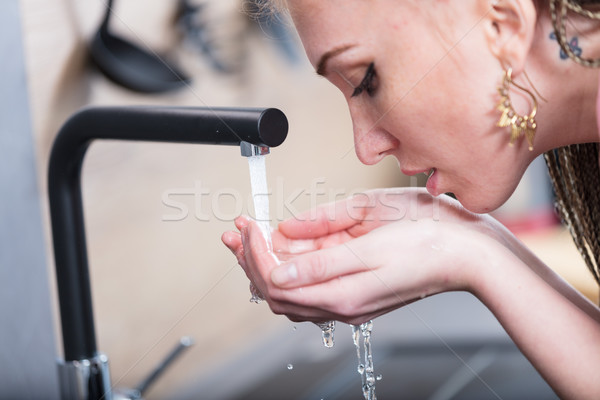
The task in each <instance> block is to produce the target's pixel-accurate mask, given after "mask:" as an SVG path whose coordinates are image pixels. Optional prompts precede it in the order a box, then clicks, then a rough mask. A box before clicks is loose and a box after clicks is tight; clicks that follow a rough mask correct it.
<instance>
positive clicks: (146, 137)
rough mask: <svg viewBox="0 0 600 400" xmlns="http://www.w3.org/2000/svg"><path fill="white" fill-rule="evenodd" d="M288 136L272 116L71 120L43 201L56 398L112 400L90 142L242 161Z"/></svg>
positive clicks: (95, 115) (88, 112)
mask: <svg viewBox="0 0 600 400" xmlns="http://www.w3.org/2000/svg"><path fill="white" fill-rule="evenodd" d="M287 131H288V122H287V118H286V117H285V115H284V114H283V112H281V111H280V110H278V109H275V108H265V109H255V108H248V109H241V108H193V107H189V108H186V107H98V108H86V109H83V110H81V111H79V112H78V113H76V114H75V115H73V116H72V117H71V118H70V119H69V120H68V121H67V122H66V123H65V124H64V125H63V127H62V128H61V130H60V131H59V133H58V135H57V137H56V139H55V141H54V144H53V147H52V152H51V155H50V162H49V169H48V195H49V200H50V217H51V223H52V237H53V243H54V258H55V268H56V279H57V284H58V297H59V305H60V317H61V327H62V339H63V340H62V341H63V350H64V362H61V365H60V369H59V371H60V380H61V390H62V397H63V398H76V399H86V400H87V399H103V400H110V399H111V398H113V395H112V393H111V386H110V378H109V375H108V363H107V358H106V356H104V355H103V354H101V353H99V352H98V351H97V349H96V336H95V330H94V316H93V309H92V297H91V289H90V278H89V270H88V261H87V250H86V242H85V228H84V219H83V205H82V199H81V166H82V163H83V159H84V157H85V153H86V150H87V148H88V147H89V145H90V143H91V142H92V141H93V140H95V139H111V140H115V139H116V140H136V141H152V142H174V143H195V144H217V145H238V146H241V148H242V155H245V156H252V155H256V154H265V153H268V148H270V147H276V146H279V145H280V144H281V143H283V141H284V140H285V138H286V136H287Z"/></svg>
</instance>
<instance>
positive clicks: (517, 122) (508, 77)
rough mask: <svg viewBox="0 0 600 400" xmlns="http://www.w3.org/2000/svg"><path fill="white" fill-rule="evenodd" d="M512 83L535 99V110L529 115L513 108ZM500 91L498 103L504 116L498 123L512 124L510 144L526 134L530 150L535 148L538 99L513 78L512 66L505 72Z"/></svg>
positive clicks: (502, 124) (499, 124)
mask: <svg viewBox="0 0 600 400" xmlns="http://www.w3.org/2000/svg"><path fill="white" fill-rule="evenodd" d="M511 84H512V85H514V86H515V87H516V88H518V89H520V90H522V91H523V92H525V93H527V94H528V95H529V96H530V97H531V100H532V101H533V110H532V111H531V113H530V114H529V115H519V114H517V112H516V111H515V109H514V108H513V105H512V102H511V101H510V94H509V89H510V85H511ZM498 93H500V97H501V99H500V103H499V104H498V110H500V111H501V112H502V116H500V120H499V121H498V124H497V125H498V126H499V127H507V126H510V143H509V144H510V145H511V146H512V145H513V144H514V143H515V141H516V140H517V139H518V138H519V137H520V136H521V135H523V134H524V135H525V137H526V138H527V142H528V143H529V151H531V150H533V138H534V137H535V131H536V130H537V123H536V121H535V115H536V114H537V107H538V103H537V99H536V98H535V96H534V95H533V93H531V92H530V91H529V90H527V89H525V88H524V87H522V86H520V85H518V84H517V83H515V82H514V81H513V80H512V68H509V69H508V70H506V71H505V72H504V79H503V80H502V86H499V87H498Z"/></svg>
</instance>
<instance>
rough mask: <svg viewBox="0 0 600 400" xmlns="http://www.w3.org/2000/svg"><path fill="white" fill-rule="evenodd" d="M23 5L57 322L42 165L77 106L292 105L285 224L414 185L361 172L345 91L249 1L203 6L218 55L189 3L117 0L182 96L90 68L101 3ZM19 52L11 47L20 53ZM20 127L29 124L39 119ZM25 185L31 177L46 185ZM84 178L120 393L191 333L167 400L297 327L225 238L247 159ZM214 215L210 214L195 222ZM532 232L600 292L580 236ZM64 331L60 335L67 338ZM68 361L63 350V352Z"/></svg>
mask: <svg viewBox="0 0 600 400" xmlns="http://www.w3.org/2000/svg"><path fill="white" fill-rule="evenodd" d="M13 3H14V2H13ZM19 3H20V10H21V14H20V15H21V19H20V22H21V24H22V32H23V40H24V55H25V65H26V72H27V74H26V85H25V84H21V86H20V90H22V91H23V90H25V86H26V87H27V90H28V99H29V109H30V110H31V111H30V116H31V121H30V125H31V127H32V137H33V142H32V151H33V154H34V155H35V165H37V182H38V183H39V192H40V193H41V195H42V197H41V198H39V199H38V200H39V202H40V203H41V204H42V206H41V207H42V212H41V214H42V218H43V221H44V224H43V233H44V237H45V247H43V246H41V245H39V246H38V249H39V251H38V252H37V254H41V253H40V252H41V251H42V250H41V249H42V248H45V252H46V254H45V260H44V261H43V262H44V263H45V264H46V267H45V268H46V272H47V275H48V276H49V281H48V286H46V288H49V290H50V296H49V298H50V305H51V307H52V308H53V310H54V313H53V318H54V320H55V325H54V326H58V323H57V321H58V313H57V307H56V301H55V299H56V293H55V288H54V276H53V261H52V253H51V242H50V234H49V221H48V216H47V209H46V207H47V204H46V198H45V192H46V182H45V169H46V165H47V160H48V155H49V150H50V146H51V143H52V140H53V138H54V135H55V134H56V132H57V131H58V129H59V128H60V126H61V125H62V124H63V123H64V121H65V120H66V118H68V116H69V115H71V114H72V113H73V112H75V111H76V110H77V109H79V108H80V107H83V106H87V105H108V104H110V105H130V104H157V105H173V106H177V105H181V106H257V107H259V106H260V107H265V106H267V107H278V108H280V109H281V110H283V111H284V112H285V113H286V115H287V117H288V119H289V122H290V132H289V135H288V139H287V140H286V142H285V143H284V144H283V145H282V146H280V147H279V148H275V149H273V150H272V154H271V155H269V156H268V157H267V175H268V181H269V185H270V187H271V190H272V192H273V193H272V197H271V214H272V218H274V222H273V224H275V223H276V222H277V220H281V219H283V218H287V217H290V216H292V215H293V214H295V213H296V212H299V211H302V210H305V209H306V208H308V207H310V206H311V205H312V204H315V203H325V202H328V201H330V200H333V199H339V198H341V197H344V196H346V195H349V194H351V193H353V192H355V191H360V190H364V189H369V188H376V187H387V186H406V185H410V184H416V182H412V183H411V182H410V181H409V179H408V178H407V177H404V176H402V174H401V173H400V172H399V171H398V169H397V165H396V163H395V161H394V160H391V159H386V160H384V161H383V162H382V163H380V164H378V165H377V166H373V167H365V166H363V165H361V164H360V163H359V162H358V160H357V159H356V156H355V155H354V150H353V140H352V128H351V122H350V120H349V116H348V112H347V110H346V106H345V103H344V100H343V98H342V96H341V94H339V93H337V90H336V89H335V88H334V87H333V86H332V85H330V84H328V83H327V82H325V81H324V80H323V79H321V78H318V77H316V76H315V74H314V72H313V71H312V68H311V67H310V66H309V65H308V63H307V61H306V60H305V59H304V56H303V55H302V54H301V50H300V48H299V45H298V42H297V38H296V37H295V36H294V35H293V33H291V30H285V29H284V30H283V31H281V30H280V31H275V32H273V31H270V30H269V29H266V28H265V27H264V26H262V27H261V26H260V25H259V24H257V23H256V22H255V21H253V20H251V19H249V18H248V17H247V16H245V15H244V14H243V13H240V12H239V10H240V4H239V3H238V2H237V1H233V0H218V1H202V0H195V1H192V2H191V4H193V5H204V7H205V8H204V10H205V11H204V13H203V14H202V16H200V17H198V18H199V19H198V21H197V22H196V23H197V27H199V29H200V30H201V31H202V35H204V36H202V37H203V38H204V39H203V40H204V41H205V42H207V43H209V44H210V46H211V50H210V51H208V52H207V51H206V49H205V48H204V50H202V45H199V44H198V43H199V42H198V41H194V40H191V39H193V35H189V32H188V36H187V37H185V36H182V30H181V25H180V24H179V25H178V24H177V23H176V21H177V8H178V4H179V3H178V2H177V1H174V0H173V1H158V0H153V1H149V0H127V1H118V2H116V3H115V10H114V12H115V18H113V21H112V25H111V29H114V30H115V32H118V33H119V34H121V35H122V36H123V37H126V38H128V39H130V40H132V41H135V42H136V43H140V44H141V45H142V46H146V47H147V48H151V49H153V50H154V51H156V52H158V53H160V54H162V55H164V56H165V57H169V59H172V60H175V61H176V62H177V63H178V65H179V66H181V67H182V68H183V69H184V70H185V71H186V72H187V73H188V74H189V76H190V77H191V78H192V81H191V83H190V84H189V85H187V86H185V87H184V88H183V89H182V90H179V91H175V92H172V93H166V94H153V95H142V94H139V93H135V92H132V91H130V90H127V89H125V88H123V87H120V86H119V85H116V84H114V83H113V82H111V81H109V80H108V79H106V77H105V76H103V75H102V74H101V73H100V72H99V71H98V70H97V68H95V67H94V66H93V64H92V63H90V61H89V58H88V51H87V49H88V47H87V46H88V43H89V40H90V38H91V37H92V35H93V34H94V32H95V30H96V29H97V27H98V25H99V23H100V20H101V17H102V15H103V12H104V5H105V4H104V2H103V1H101V0H44V1H42V0H21V1H20V2H19ZM284 27H285V25H284ZM282 32H284V33H282ZM282 35H283V36H282ZM286 35H291V36H290V37H288V36H286ZM190 37H191V39H190ZM284 44H285V45H287V47H284V48H282V45H284ZM7 51H8V50H7ZM15 51H16V50H15V48H11V49H10V54H13V52H15ZM215 60H216V61H218V62H220V63H222V64H224V65H226V66H228V67H229V68H221V67H222V65H221V66H220V67H219V66H218V65H216V64H218V62H217V63H216V62H215ZM2 95H3V101H4V102H9V101H12V100H10V99H9V98H7V92H4V91H3V94H2ZM25 111H27V110H25ZM23 115H25V114H23ZM26 122H27V121H26ZM22 126H23V127H24V128H25V129H26V128H27V124H26V123H24V125H22ZM29 168H30V169H31V168H32V163H30V167H29ZM23 179H25V177H24V178H23ZM27 179H29V181H30V182H33V180H32V179H34V177H33V176H29V177H27ZM83 182H84V205H85V213H86V214H85V217H86V229H87V240H88V254H89V264H90V270H91V275H92V293H93V301H94V309H95V318H96V330H97V338H98V348H99V349H100V350H101V351H103V352H105V353H107V354H108V355H109V358H110V362H111V374H112V379H113V383H114V384H115V385H117V386H132V385H135V384H136V383H137V382H139V380H140V379H141V378H142V377H144V376H145V374H146V373H147V372H148V371H149V370H150V369H151V368H152V367H153V366H154V365H155V364H156V363H157V362H158V361H159V360H160V359H161V357H162V356H163V355H164V354H165V353H166V352H168V350H169V349H170V348H171V347H172V346H173V345H174V343H175V342H177V341H178V339H179V338H180V337H181V336H184V335H190V336H192V337H194V339H195V340H196V342H197V345H195V346H194V347H193V348H192V350H190V351H189V353H187V354H186V355H185V356H184V357H183V358H182V359H181V360H180V361H179V362H178V363H177V365H176V366H175V367H173V368H172V369H171V370H170V371H168V372H167V374H166V376H165V377H164V378H161V380H160V382H158V383H157V385H156V386H155V387H154V388H153V389H152V391H151V392H149V394H148V397H149V398H167V397H168V393H170V392H171V391H172V390H173V388H176V387H182V386H185V385H189V383H190V382H194V381H195V380H200V379H202V377H204V376H207V374H209V373H210V372H211V371H213V370H214V366H215V365H217V364H218V363H222V362H223V361H225V360H228V359H231V358H234V357H235V356H236V354H240V353H242V352H244V351H245V350H247V349H248V348H251V347H252V346H253V345H254V344H256V343H259V342H260V341H261V340H263V339H264V338H267V337H269V335H270V334H271V333H272V332H276V331H278V330H281V329H288V328H289V326H290V323H289V322H288V321H287V320H286V319H285V318H284V317H277V316H274V315H273V314H271V313H270V311H269V310H268V307H267V306H266V305H264V304H263V305H255V304H251V303H250V302H249V301H248V299H249V292H248V282H247V279H246V277H245V276H244V274H243V271H242V270H241V269H240V268H239V267H238V266H237V265H236V261H235V258H234V257H233V256H232V255H231V254H230V253H229V251H228V250H227V249H226V248H225V247H224V246H223V245H222V244H221V241H220V235H221V233H222V232H224V231H225V230H229V229H233V223H232V219H233V218H234V217H235V216H236V215H237V214H238V213H239V209H240V206H241V207H242V212H243V213H252V210H251V202H250V201H249V194H250V187H249V176H248V167H247V161H246V159H244V158H242V157H240V154H239V149H237V148H233V147H218V146H193V145H172V144H148V143H125V142H118V143H117V142H103V143H100V142H97V143H94V144H93V145H92V147H91V149H90V150H89V151H88V155H87V156H86V161H85V164H84V171H83ZM196 188H201V190H205V191H206V193H207V194H206V195H203V196H202V202H201V203H200V204H199V203H198V202H197V201H196V200H197V199H198V198H197V197H194V195H193V194H191V193H194V192H195V191H196V190H197V189H196ZM166 193H181V195H172V196H171V197H170V199H171V200H174V201H177V202H178V203H179V204H183V205H185V207H186V208H187V210H188V214H187V216H186V217H185V218H174V215H179V214H178V213H179V211H178V210H177V209H174V208H173V207H169V205H168V204H166V203H165V201H164V199H165V197H164V196H165V194H166ZM186 193H188V194H186ZM34 201H36V200H35V199H34ZM203 215H209V216H210V218H203V217H201V218H198V216H203ZM172 219H178V220H177V221H173V220H172ZM544 235H545V236H544ZM524 238H525V240H528V241H529V243H531V245H532V246H533V247H534V249H540V253H541V257H542V258H543V259H544V260H545V261H547V262H548V263H550V264H553V265H556V266H557V268H559V269H560V268H561V266H568V267H572V265H573V264H576V268H575V270H576V271H579V272H578V273H577V274H576V277H575V278H571V279H573V280H572V282H576V284H577V285H578V287H580V288H582V290H584V291H585V292H586V293H588V294H589V295H590V296H596V294H597V293H596V292H595V291H594V290H593V289H590V288H593V286H590V285H589V280H586V279H587V278H586V275H585V267H584V266H583V264H582V263H581V262H580V260H579V257H578V255H577V253H576V250H575V249H574V248H573V247H572V245H571V243H570V238H568V233H566V232H564V230H561V229H558V230H551V231H549V230H545V231H544V233H543V234H542V235H541V236H540V235H539V234H536V235H531V236H530V237H528V236H527V235H524ZM11 240H12V241H16V240H18V239H14V238H13V239H11ZM557 243H559V245H557ZM536 246H537V247H536ZM557 249H558V250H557ZM544 257H545V258H544ZM577 263H581V265H579V264H577ZM38 265H40V266H42V264H41V260H40V263H38ZM580 267H581V268H580ZM2 268H3V269H4V268H9V266H6V265H2ZM10 268H12V267H10ZM571 270H572V268H571ZM40 282H42V281H41V280H38V284H39V283H40ZM586 285H587V286H586ZM40 293H41V295H40V296H41V298H45V296H46V295H45V294H44V293H43V291H42V292H40ZM23 312H31V310H28V311H25V310H23ZM45 315H47V314H45ZM315 332H316V333H315V334H316V335H318V332H317V331H315ZM54 334H55V335H56V337H60V336H59V335H60V332H59V330H58V329H57V328H55V331H54ZM51 337H52V332H49V336H48V338H51ZM2 339H3V338H2ZM48 340H50V339H48ZM52 340H54V339H53V338H52ZM52 340H51V341H52ZM56 342H57V343H58V342H59V341H58V340H56ZM56 353H57V354H58V355H59V356H60V354H61V350H60V346H59V345H58V344H57V350H56ZM0 354H1V352H0ZM52 373H54V371H53V372H52Z"/></svg>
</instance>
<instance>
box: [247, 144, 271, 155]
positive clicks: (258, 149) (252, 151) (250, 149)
mask: <svg viewBox="0 0 600 400" xmlns="http://www.w3.org/2000/svg"><path fill="white" fill-rule="evenodd" d="M240 149H241V151H242V157H254V156H264V155H267V154H269V153H270V152H271V149H270V148H269V147H268V146H258V145H255V144H252V143H248V142H242V143H240Z"/></svg>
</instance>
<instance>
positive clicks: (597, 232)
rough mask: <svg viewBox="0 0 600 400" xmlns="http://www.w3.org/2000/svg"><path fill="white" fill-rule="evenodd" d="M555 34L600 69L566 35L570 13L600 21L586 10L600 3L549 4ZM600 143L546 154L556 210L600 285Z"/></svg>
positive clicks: (577, 57)
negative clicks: (575, 47) (574, 46)
mask: <svg viewBox="0 0 600 400" xmlns="http://www.w3.org/2000/svg"><path fill="white" fill-rule="evenodd" d="M549 1H550V14H551V17H552V25H553V27H554V34H555V35H556V38H557V40H558V43H559V44H560V47H561V49H562V51H563V52H564V53H565V54H566V55H568V57H569V58H571V59H572V60H573V61H575V62H576V63H578V64H581V65H583V66H585V67H590V68H596V67H600V59H590V58H584V57H582V56H581V54H577V53H576V52H574V51H573V49H572V48H571V46H570V45H569V42H568V40H567V35H566V23H567V16H568V12H569V11H570V12H573V13H575V14H578V15H581V16H584V17H586V18H590V19H596V20H600V12H597V11H591V10H589V9H587V8H585V7H587V6H589V5H591V4H600V0H549ZM598 149H599V146H598V143H585V144H574V145H570V146H565V147H561V148H559V149H555V150H551V151H549V152H547V153H545V154H544V158H545V160H546V164H547V165H548V170H549V172H550V178H551V180H552V184H553V185H554V191H555V193H556V208H557V211H558V213H559V215H560V217H561V218H562V220H563V222H564V224H565V225H566V226H567V227H568V229H569V231H570V232H571V236H572V237H573V240H574V242H575V245H576V246H577V249H578V250H579V252H580V253H581V255H582V257H583V259H584V260H585V263H586V265H587V266H588V268H589V269H590V271H591V272H592V275H593V276H594V278H595V279H596V282H598V284H600V167H599V165H598V163H599V154H598Z"/></svg>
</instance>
